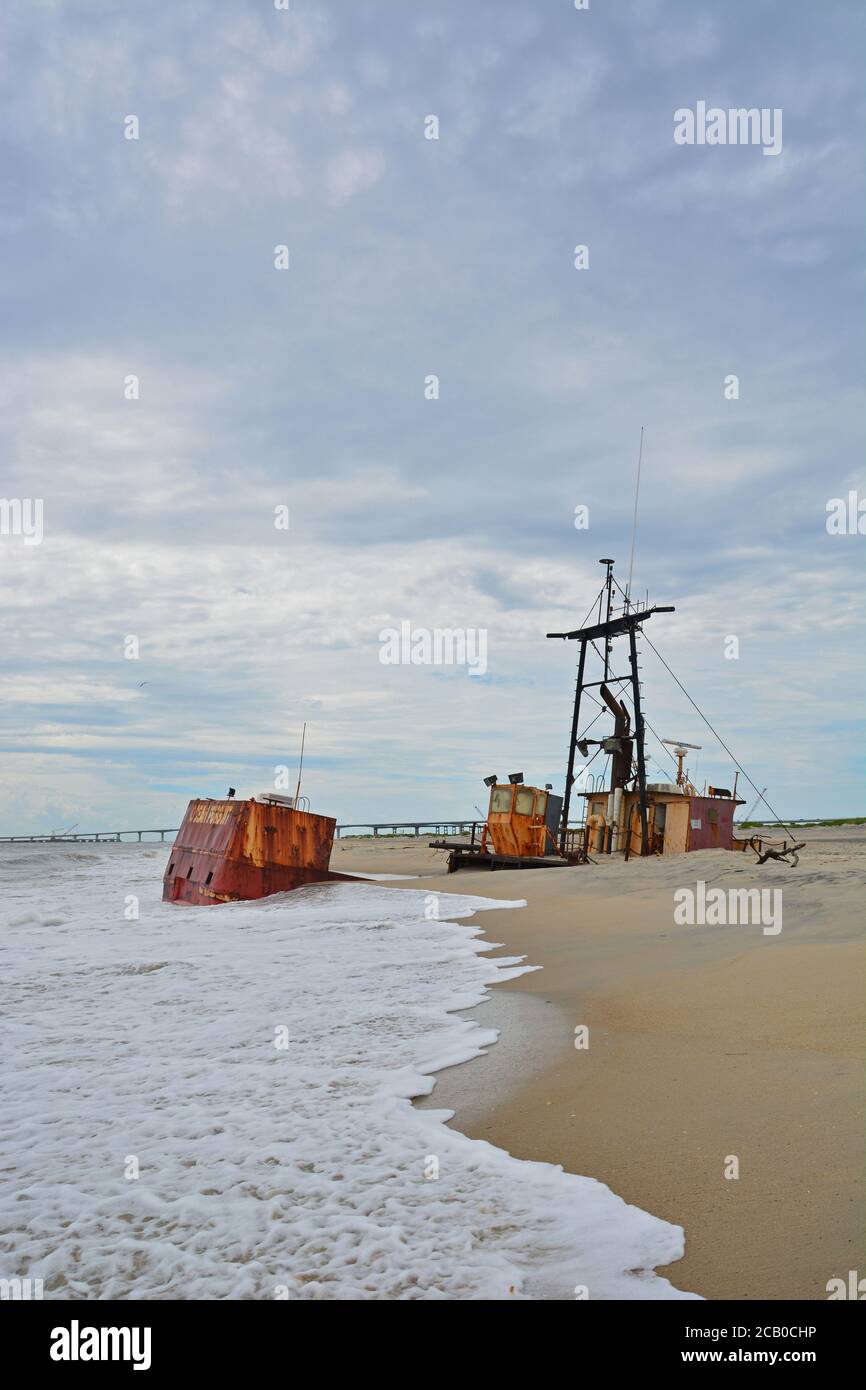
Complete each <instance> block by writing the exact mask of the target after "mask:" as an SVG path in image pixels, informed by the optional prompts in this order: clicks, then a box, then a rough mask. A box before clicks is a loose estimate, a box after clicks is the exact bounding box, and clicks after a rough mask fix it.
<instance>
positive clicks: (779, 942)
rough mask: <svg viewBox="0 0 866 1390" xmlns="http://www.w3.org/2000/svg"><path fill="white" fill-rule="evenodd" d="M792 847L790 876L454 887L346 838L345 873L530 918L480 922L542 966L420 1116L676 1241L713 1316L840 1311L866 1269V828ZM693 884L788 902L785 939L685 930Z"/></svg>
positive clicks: (724, 861) (489, 881)
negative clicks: (393, 877) (683, 903)
mask: <svg viewBox="0 0 866 1390" xmlns="http://www.w3.org/2000/svg"><path fill="white" fill-rule="evenodd" d="M799 838H804V839H807V840H808V845H807V848H806V849H805V850H804V851H802V853H801V856H800V863H799V865H798V867H796V868H788V867H787V866H786V865H784V864H773V863H768V864H766V865H763V866H761V867H760V868H759V867H757V866H756V863H755V859H754V856H753V855H752V854H751V853H749V854H729V853H725V852H723V851H712V850H711V851H704V852H701V853H698V854H690V855H680V856H671V857H669V858H666V859H653V860H644V861H640V860H632V861H631V863H629V864H623V863H622V862H621V861H620V860H618V859H607V860H605V859H602V860H601V861H600V862H599V863H598V864H597V865H586V866H583V867H580V868H556V869H549V870H528V871H524V872H520V873H514V872H507V871H505V872H496V873H490V872H489V871H483V870H481V871H475V870H471V871H461V872H460V873H459V874H454V875H448V874H446V873H445V872H444V856H442V855H441V854H438V853H437V852H436V851H433V850H429V849H428V848H426V841H424V840H423V839H422V840H415V839H411V840H403V839H400V840H394V841H391V840H386V839H380V840H378V841H371V840H354V841H350V840H346V841H338V842H337V843H336V844H335V846H334V854H333V857H332V861H331V862H332V867H333V868H335V869H338V870H341V871H352V872H359V873H361V872H364V871H366V872H371V873H383V874H387V873H394V874H417V875H420V877H418V878H417V879H414V880H410V881H402V882H400V881H395V882H394V884H393V886H394V888H395V889H397V890H399V889H401V888H424V889H426V890H428V891H430V890H434V891H437V892H441V893H443V894H447V893H449V892H459V893H469V894H479V895H481V896H484V897H488V898H489V897H499V898H507V899H510V900H513V899H515V898H525V899H526V902H527V906H526V907H525V908H522V909H520V910H517V911H514V910H509V911H503V912H501V913H499V912H495V911H494V912H489V913H485V914H484V915H483V917H482V918H480V919H479V921H480V923H481V925H482V926H483V928H484V930H485V933H486V934H487V936H489V937H490V938H491V939H492V940H494V941H497V942H501V943H502V950H503V953H504V954H509V955H513V954H518V955H521V954H522V955H525V956H526V957H527V961H528V962H529V963H531V964H533V965H539V966H541V967H542V969H541V970H538V971H534V972H532V973H531V974H527V975H525V976H523V977H521V978H520V979H518V980H515V981H512V982H510V983H507V984H505V985H500V986H496V987H495V988H494V991H493V995H492V997H491V1000H490V1001H489V1002H488V1003H485V1004H482V1005H480V1006H479V1007H478V1008H477V1009H476V1010H473V1011H471V1015H469V1016H474V1017H476V1018H477V1020H478V1021H479V1022H480V1023H482V1024H484V1025H485V1026H492V1027H498V1028H500V1029H501V1030H502V1036H501V1040H500V1042H499V1043H497V1044H496V1045H495V1046H494V1047H493V1048H491V1049H490V1052H489V1053H488V1055H487V1056H486V1057H481V1058H478V1059H476V1060H475V1061H472V1062H469V1063H466V1064H465V1065H464V1066H462V1067H455V1068H452V1069H451V1070H449V1071H445V1072H441V1073H440V1074H439V1077H438V1079H437V1084H436V1087H435V1089H434V1091H433V1094H432V1096H431V1097H429V1098H426V1099H425V1100H424V1101H421V1102H419V1104H427V1105H432V1106H434V1107H435V1108H437V1109H442V1108H448V1109H453V1110H454V1111H455V1116H454V1119H453V1121H452V1123H453V1124H454V1125H455V1126H456V1127H457V1128H459V1129H460V1130H462V1131H463V1132H464V1133H466V1134H468V1135H470V1136H473V1137H476V1138H482V1139H486V1140H488V1141H489V1142H491V1143H494V1144H497V1145H499V1146H500V1147H502V1148H505V1149H507V1150H508V1151H509V1152H510V1153H512V1154H515V1155H516V1156H517V1157H520V1158H528V1159H539V1160H545V1161H547V1162H552V1163H560V1164H562V1165H563V1167H565V1168H566V1169H568V1170H569V1171H570V1172H574V1173H582V1174H586V1175H588V1176H591V1177H595V1178H598V1179H600V1180H601V1181H602V1182H605V1183H607V1184H608V1185H609V1186H610V1187H611V1188H612V1189H613V1190H614V1191H615V1192H617V1193H618V1194H619V1195H620V1196H622V1197H624V1198H625V1199H626V1201H629V1202H633V1203H635V1204H636V1205H638V1206H641V1207H643V1208H645V1209H646V1210H648V1211H651V1212H652V1213H653V1214H654V1215H656V1216H660V1217H663V1218H665V1219H666V1220H669V1221H674V1222H677V1223H678V1224H680V1225H682V1226H683V1227H684V1228H685V1233H686V1253H685V1256H684V1258H683V1259H682V1260H680V1261H678V1262H677V1263H676V1264H675V1265H672V1266H670V1267H669V1268H667V1269H664V1270H662V1271H661V1272H662V1273H664V1274H666V1275H667V1277H668V1278H670V1279H671V1281H672V1282H673V1283H674V1284H676V1285H678V1286H679V1287H681V1288H686V1289H690V1290H692V1291H694V1292H697V1293H701V1294H703V1295H705V1296H706V1297H708V1298H714V1299H725V1298H728V1299H783V1298H803V1299H816V1298H826V1296H827V1294H826V1285H827V1281H828V1280H829V1279H831V1278H834V1277H842V1278H845V1277H846V1276H847V1272H848V1270H849V1269H859V1270H861V1271H862V1270H863V1268H864V1266H866V1258H864V1256H866V1242H864V1231H866V1196H864V1181H863V1175H864V1159H866V1153H864V1141H863V1117H864V1110H866V1104H864V1102H866V1069H864V1052H866V1042H864V1037H866V1026H864V1025H866V991H864V964H866V946H864V937H866V930H864V912H863V889H864V883H866V828H862V827H839V828H833V829H814V830H806V831H804V832H803V834H802V836H800V837H799ZM698 879H702V880H704V881H705V883H706V884H707V885H708V887H709V886H710V885H711V886H713V887H722V888H725V889H727V888H752V887H761V888H771V889H776V888H779V889H781V890H782V907H783V925H782V930H781V931H780V932H779V934H778V935H768V934H764V932H763V931H762V928H761V926H760V925H733V926H685V925H682V926H681V925H676V924H675V922H674V912H673V909H674V903H673V893H674V890H675V889H677V888H681V887H688V886H691V887H692V889H694V888H695V885H696V881H697V880H698ZM442 915H443V916H445V915H447V909H446V907H445V906H444V904H443V908H442ZM578 1026H585V1027H586V1028H587V1029H588V1042H589V1045H588V1047H586V1048H580V1049H578V1048H576V1047H575V1045H574V1037H575V1034H574V1030H575V1028H576V1027H578ZM735 1162H736V1164H737V1165H738V1168H739V1177H738V1178H736V1179H734V1178H726V1176H725V1173H726V1170H727V1171H731V1170H732V1169H733V1167H734V1163H735Z"/></svg>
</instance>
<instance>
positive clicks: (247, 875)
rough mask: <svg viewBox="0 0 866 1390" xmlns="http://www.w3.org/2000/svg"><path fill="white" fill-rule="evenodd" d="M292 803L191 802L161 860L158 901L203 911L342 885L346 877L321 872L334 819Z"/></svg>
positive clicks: (271, 797) (273, 799)
mask: <svg viewBox="0 0 866 1390" xmlns="http://www.w3.org/2000/svg"><path fill="white" fill-rule="evenodd" d="M295 803H296V798H295V797H290V796H281V795H278V794H277V793H276V792H264V793H262V795H261V796H259V797H250V798H249V800H242V801H235V800H234V793H233V792H232V795H231V796H230V797H226V798H225V799H224V800H222V801H214V800H193V801H191V802H190V803H189V805H188V806H187V809H186V815H185V816H184V818H183V823H182V825H181V827H180V829H179V830H178V832H177V838H176V839H175V842H174V845H173V846H172V850H171V854H170V855H169V860H168V867H167V868H166V871H165V875H164V878H163V888H162V897H163V901H164V902H173V903H190V904H193V905H195V906H198V907H208V906H213V905H215V904H217V903H228V902H238V901H244V900H247V899H255V898H264V897H268V896H269V895H270V894H271V893H285V892H288V891H289V890H291V889H294V888H303V887H304V886H305V885H306V884H308V883H324V882H328V881H330V880H343V881H344V880H345V879H346V878H347V875H345V874H335V873H332V872H331V870H330V869H329V867H328V865H329V863H330V858H331V849H332V846H333V843H334V828H335V826H336V821H335V820H333V819H332V818H331V817H330V816H317V815H313V814H311V813H310V812H309V811H308V810H301V809H300V808H299V807H298V806H297V805H296V804H295Z"/></svg>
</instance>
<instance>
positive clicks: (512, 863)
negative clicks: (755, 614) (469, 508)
mask: <svg viewBox="0 0 866 1390" xmlns="http://www.w3.org/2000/svg"><path fill="white" fill-rule="evenodd" d="M600 563H601V564H603V565H605V566H606V567H607V568H606V577H605V581H604V584H603V585H602V588H601V592H600V594H599V596H598V598H597V600H595V601H594V602H593V605H592V608H591V609H590V612H591V613H594V610H595V608H596V603H597V604H598V612H597V614H595V616H596V621H594V622H592V623H590V624H589V625H586V626H582V627H579V628H575V629H574V630H573V631H570V632H549V633H548V634H547V636H548V637H549V638H558V639H561V640H562V641H567V642H578V643H579V652H578V663H577V682H576V686H575V694H574V706H573V710H572V720H571V737H570V740H569V747H568V767H567V771H566V776H565V789H564V794H563V796H562V797H555V796H553V795H552V786H551V785H550V784H547V786H545V788H544V789H543V790H541V789H539V788H537V787H531V786H527V785H525V784H524V781H523V774H522V773H512V774H511V775H510V777H509V779H508V783H507V784H506V783H502V782H500V781H499V779H498V778H497V777H494V776H491V777H486V778H485V779H484V780H485V783H486V784H487V786H488V787H489V788H490V802H489V807H488V812H487V819H486V822H485V824H484V826H483V829H482V831H481V834H480V836H478V837H476V836H475V835H474V834H473V836H472V838H471V839H470V840H469V841H466V840H459V841H458V840H447V839H446V840H433V841H431V847H432V848H435V849H444V850H447V851H448V868H449V870H451V871H454V870H455V869H460V868H464V867H468V866H470V865H473V866H475V867H487V868H491V869H498V868H510V869H524V868H548V867H549V868H555V867H559V866H562V865H565V864H582V863H586V861H587V860H588V859H589V858H590V857H591V856H592V855H593V854H621V855H622V856H623V858H624V859H629V858H630V857H631V856H632V855H638V856H645V855H663V854H684V853H688V852H689V851H692V850H702V849H725V850H746V849H750V848H751V849H754V850H755V852H756V853H757V854H758V856H759V859H760V860H761V862H763V861H764V860H765V859H767V858H774V859H778V858H782V859H785V858H787V856H789V855H793V854H795V853H796V850H797V849H802V845H794V843H793V839H792V840H791V843H790V845H789V842H788V841H787V840H784V841H782V842H780V848H778V849H776V848H772V847H768V846H767V845H766V844H765V843H764V842H763V841H762V840H761V839H760V838H759V837H757V836H751V837H749V838H743V837H742V836H738V835H737V834H736V833H735V826H734V815H735V812H736V808H737V807H738V806H742V805H744V801H743V799H742V798H738V797H737V794H736V793H737V779H738V777H739V775H740V769H739V767H738V768H737V771H736V772H735V775H734V778H733V787H732V788H731V789H729V788H727V787H705V788H704V789H703V790H701V791H699V790H698V788H697V787H696V786H695V785H694V784H693V783H692V782H691V781H690V779H689V776H688V773H687V772H686V771H684V759H685V758H686V757H687V756H688V752H689V750H690V749H692V748H696V747H697V746H698V745H696V744H685V743H681V742H679V741H678V740H673V739H665V740H662V742H664V743H667V744H669V745H671V746H672V748H673V755H672V756H675V757H676V760H677V773H676V780H675V781H672V782H648V781H647V770H646V763H647V759H646V753H645V738H646V721H645V719H644V715H643V712H642V706H641V681H640V666H639V663H638V647H637V639H638V635H639V634H640V635H645V634H643V627H644V624H646V623H647V622H648V621H649V620H650V618H652V617H654V616H655V614H656V613H673V612H674V611H675V609H674V608H673V606H668V605H666V606H654V607H635V606H633V605H632V604H631V602H630V599H629V596H628V593H626V592H623V591H622V590H621V589H619V586H618V585H617V584H616V581H615V580H614V577H613V565H614V562H613V560H609V559H604V560H602V561H600ZM615 587H616V589H617V590H618V593H619V596H620V598H621V611H619V612H618V613H614V612H613V609H614V602H615V595H614V588H615ZM587 616H589V615H587ZM618 638H625V639H626V642H627V644H628V669H627V670H626V671H625V672H620V673H619V674H615V673H614V669H613V668H614V662H613V652H614V644H615V642H616V641H617V639H618ZM647 640H649V639H647ZM650 645H651V644H650ZM590 652H593V653H594V654H595V655H596V656H597V657H598V660H599V663H600V665H601V667H602V671H603V674H602V676H601V679H599V680H595V679H593V680H589V679H587V672H588V666H587V658H588V655H589V653H590ZM657 655H658V653H657ZM660 659H662V658H660ZM623 664H625V662H623ZM664 664H665V665H667V663H664ZM668 669H669V668H668ZM671 674H673V673H672V672H671ZM674 679H676V678H674ZM593 689H597V690H598V693H599V695H600V697H601V705H600V713H607V714H608V715H609V716H610V717H611V718H612V720H613V730H612V732H611V733H609V734H608V735H607V736H605V737H603V738H598V737H595V738H590V737H589V736H588V735H589V729H590V728H591V727H593V726H594V725H595V722H596V720H597V719H598V717H599V715H598V714H596V715H594V717H593V718H592V719H591V721H590V723H589V725H588V726H587V728H586V730H585V731H584V733H583V734H581V732H580V728H581V723H580V721H581V714H582V712H583V711H584V710H585V707H586V699H587V697H588V692H590V691H591V690H593ZM626 691H627V692H628V698H626V694H625V692H626ZM589 698H592V699H593V701H594V703H595V704H599V701H598V700H596V699H595V697H594V696H593V697H589ZM689 698H691V697H689ZM692 703H694V702H693V701H692ZM696 708H697V706H696ZM698 712H699V713H700V711H698ZM701 717H702V718H703V716H701ZM591 748H595V750H596V751H595V753H593V754H591V753H590V749H591ZM599 753H604V754H607V755H609V758H610V772H609V779H608V784H607V785H606V786H604V787H599V786H595V787H593V788H592V789H590V790H583V791H581V792H579V793H578V795H580V796H582V797H583V798H584V801H585V815H584V816H583V817H582V818H581V820H580V822H579V823H578V824H577V825H574V824H572V822H571V821H570V819H569V817H570V814H571V808H572V801H573V798H574V794H575V784H576V782H577V776H576V774H575V765H576V759H577V755H578V754H580V756H581V758H583V759H585V760H588V762H587V764H586V766H587V767H588V765H589V762H591V761H592V760H593V758H594V757H596V756H597V755H598V754H599ZM585 772H586V767H585V768H584V774H585Z"/></svg>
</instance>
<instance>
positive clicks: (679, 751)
mask: <svg viewBox="0 0 866 1390" xmlns="http://www.w3.org/2000/svg"><path fill="white" fill-rule="evenodd" d="M662 743H668V744H670V746H671V748H673V750H674V753H675V754H676V758H677V786H678V787H682V786H684V785H685V780H686V779H685V778H684V777H683V758H685V757H687V755H688V751H689V749H690V748H695V749H699V748H700V747H701V745H700V744H699V743H684V742H683V740H682V739H681V738H663V739H662Z"/></svg>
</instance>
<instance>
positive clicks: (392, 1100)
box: [0, 846, 690, 1299]
mask: <svg viewBox="0 0 866 1390" xmlns="http://www.w3.org/2000/svg"><path fill="white" fill-rule="evenodd" d="M22 857H23V856H22V855H21V852H20V848H17V847H16V856H15V861H16V862H15V864H14V866H9V865H8V864H7V866H6V868H7V871H8V872H7V884H6V888H5V890H4V899H3V901H4V905H5V906H7V907H8V908H9V909H10V911H9V913H8V916H7V919H6V922H5V924H4V926H3V929H2V931H0V953H2V955H0V974H2V980H3V985H2V993H3V998H4V1013H5V1043H4V1047H3V1065H4V1071H5V1079H4V1082H3V1087H2V1101H0V1170H2V1185H0V1276H2V1277H4V1278H12V1277H15V1276H18V1277H21V1278H24V1277H30V1278H41V1279H42V1280H43V1281H44V1295H45V1297H47V1298H56V1299H69V1298H102V1299H107V1298H133V1299H153V1298H181V1299H183V1298H196V1299H211V1298H216V1299H218V1298H269V1299H274V1298H277V1299H280V1298H289V1299H310V1298H325V1299H416V1298H422V1299H467V1298H468V1299H505V1298H538V1297H546V1298H563V1299H567V1298H575V1297H576V1296H582V1295H583V1290H586V1292H587V1293H588V1296H589V1297H590V1298H591V1299H596V1298H683V1297H689V1296H690V1295H688V1294H683V1293H681V1292H680V1291H679V1290H677V1289H675V1288H673V1287H672V1286H671V1284H670V1283H669V1282H668V1281H667V1280H665V1279H662V1278H660V1277H658V1276H656V1275H654V1274H653V1273H652V1269H653V1267H654V1266H656V1265H659V1264H666V1263H669V1262H670V1261H672V1260H676V1259H677V1258H678V1257H679V1256H680V1255H681V1253H682V1249H683V1235H682V1231H681V1229H680V1228H679V1227H678V1226H673V1225H670V1224H668V1223H667V1222H664V1221H661V1220H659V1219H657V1218H656V1217H653V1216H651V1215H649V1214H648V1213H647V1212H644V1211H640V1210H638V1209H637V1208H635V1207H631V1206H627V1205H626V1203H625V1202H623V1201H622V1200H621V1199H620V1198H619V1197H616V1196H615V1195H614V1194H613V1193H612V1192H611V1191H610V1190H609V1189H608V1188H607V1187H605V1186H604V1185H603V1184H601V1183H599V1182H596V1181H594V1180H592V1179H589V1178H583V1177H577V1176H574V1175H571V1174H567V1173H564V1172H563V1171H562V1170H561V1169H560V1168H557V1167H555V1166H552V1165H548V1164H542V1163H527V1162H523V1161H519V1160H517V1159H515V1158H512V1157H511V1156H510V1155H509V1154H507V1153H504V1152H503V1151H502V1150H499V1149H496V1148H494V1147H492V1146H491V1145H489V1144H486V1143H483V1142H479V1141H474V1140H470V1139H468V1138H466V1137H465V1136H464V1135H462V1134H460V1133H458V1132H456V1131H455V1130H452V1129H449V1128H448V1127H446V1125H445V1124H444V1123H443V1119H444V1118H447V1117H448V1114H449V1112H447V1111H434V1110H428V1109H425V1110H419V1109H417V1108H415V1107H413V1106H412V1104H411V1098H412V1097H413V1096H417V1095H421V1094H426V1093H427V1092H429V1091H430V1089H431V1088H432V1086H433V1085H434V1077H433V1076H432V1073H433V1072H435V1071H436V1070H437V1069H438V1068H441V1067H445V1066H450V1065H454V1064H455V1063H458V1062H462V1061H465V1060H467V1059H469V1058H471V1057H475V1056H477V1055H478V1054H479V1053H480V1052H482V1051H483V1050H484V1049H485V1048H487V1047H489V1046H490V1044H492V1043H493V1042H494V1041H495V1037H496V1035H495V1033H494V1032H491V1031H490V1030H489V1029H484V1028H483V1027H481V1026H479V1025H478V1024H477V1023H475V1022H471V1021H468V1020H465V1019H462V1018H460V1017H458V1016H456V1015H455V1012H454V1011H455V1010H458V1009H465V1008H468V1007H470V1006H472V1005H474V1004H477V1003H478V1002H479V1001H481V1000H482V999H483V998H484V997H485V996H486V993H487V991H488V987H489V986H490V985H491V984H492V983H493V982H494V981H496V980H505V979H508V978H511V977H513V976H514V975H516V974H519V973H520V972H521V971H522V970H523V969H525V968H531V967H526V966H525V965H523V964H522V963H521V962H520V961H519V960H518V959H517V958H506V959H503V958H499V959H495V960H494V959H489V958H487V957H486V956H485V954H484V953H485V952H486V951H488V950H489V949H490V946H491V944H492V943H490V942H486V941H485V940H484V939H482V937H481V925H480V921H481V920H482V919H483V910H484V909H485V908H492V907H496V908H502V907H503V906H505V905H506V904H503V903H501V902H493V901H490V900H485V899H481V898H469V897H460V896H453V895H451V894H443V895H441V896H440V898H439V902H440V905H441V909H442V911H445V910H446V909H447V910H448V912H449V915H450V916H451V917H453V918H455V919H457V918H459V919H461V920H451V921H435V920H432V921H431V920H427V917H426V916H425V909H426V910H428V911H429V898H428V895H426V894H425V893H423V892H420V891H417V890H414V889H411V888H406V889H395V888H392V889H389V888H386V887H384V886H380V885H378V884H363V883H358V884H351V883H340V884H330V885H319V886H316V887H312V888H308V889H303V890H300V891H298V892H295V893H290V894H284V895H280V896H278V897H273V898H269V899H264V900H262V901H260V902H258V903H245V904H232V905H228V906H225V907H220V908H191V907H180V906H177V905H172V904H164V903H162V902H161V901H160V896H159V895H160V890H161V871H162V861H163V859H164V852H161V851H156V850H154V849H152V848H151V849H145V848H141V849H140V848H139V847H137V846H136V847H124V846H105V847H103V848H101V849H100V850H99V851H97V852H96V853H94V854H93V856H92V858H91V860H90V861H89V862H88V863H87V864H86V865H85V864H83V863H82V861H81V860H76V861H72V860H69V859H66V858H62V857H57V856H56V852H54V851H52V850H51V849H50V848H49V849H42V850H40V849H39V848H38V847H34V852H33V857H32V860H31V861H30V864H29V867H28V868H26V869H25V868H24V867H23V866H22V864H21V860H22ZM3 871H4V864H3V860H2V856H0V875H2V874H3ZM136 898H137V899H138V910H139V913H140V915H139V917H138V919H137V920H135V919H132V920H127V917H126V915H125V914H126V913H129V912H130V911H131V910H132V909H131V907H130V904H131V902H132V901H133V899H136ZM479 914H482V916H481V917H480V916H479ZM49 920H50V922H51V925H50V926H48V922H49ZM575 1291H577V1293H576V1292H575Z"/></svg>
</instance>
